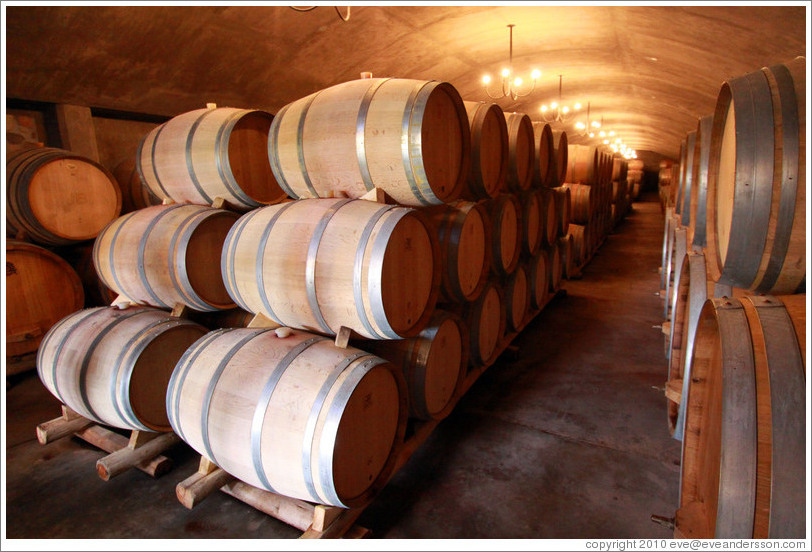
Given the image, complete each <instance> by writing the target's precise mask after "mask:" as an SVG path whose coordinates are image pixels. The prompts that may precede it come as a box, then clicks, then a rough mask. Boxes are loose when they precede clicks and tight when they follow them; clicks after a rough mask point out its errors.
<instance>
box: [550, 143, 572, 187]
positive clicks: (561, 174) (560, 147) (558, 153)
mask: <svg viewBox="0 0 812 552" xmlns="http://www.w3.org/2000/svg"><path fill="white" fill-rule="evenodd" d="M553 146H554V147H555V167H556V177H555V179H554V180H553V183H552V186H553V187H558V186H561V185H562V184H563V183H564V182H566V178H567V163H568V161H569V142H568V141H567V133H566V131H564V130H555V131H553Z"/></svg>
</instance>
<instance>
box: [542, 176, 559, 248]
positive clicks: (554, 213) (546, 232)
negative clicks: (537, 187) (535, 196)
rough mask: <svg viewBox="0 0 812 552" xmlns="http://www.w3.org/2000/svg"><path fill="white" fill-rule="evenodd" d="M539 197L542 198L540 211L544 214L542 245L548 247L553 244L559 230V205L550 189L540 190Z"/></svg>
mask: <svg viewBox="0 0 812 552" xmlns="http://www.w3.org/2000/svg"><path fill="white" fill-rule="evenodd" d="M541 195H542V198H543V201H542V209H541V211H542V213H543V214H544V226H543V227H542V229H541V230H542V243H544V244H547V245H549V244H551V243H555V240H556V238H557V237H558V233H559V231H560V230H561V228H560V227H561V221H560V218H559V209H558V208H559V205H558V204H557V203H556V200H557V198H556V193H555V191H554V190H553V189H552V188H542V189H541Z"/></svg>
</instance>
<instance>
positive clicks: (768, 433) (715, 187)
mask: <svg viewBox="0 0 812 552" xmlns="http://www.w3.org/2000/svg"><path fill="white" fill-rule="evenodd" d="M805 83H806V75H805V60H804V59H803V58H796V59H795V60H793V61H790V62H788V63H785V64H779V65H775V66H771V67H765V68H762V69H761V70H758V71H754V72H752V73H748V74H746V75H744V76H741V77H737V78H733V79H730V80H728V81H726V82H724V83H723V85H722V88H721V90H720V92H719V95H718V98H717V103H716V109H715V111H714V112H713V113H712V114H711V115H708V116H706V117H702V118H700V119H699V120H698V121H697V127H696V130H692V131H691V132H689V133H688V134H687V136H686V138H685V140H683V142H682V144H681V148H680V150H681V153H680V159H679V163H674V164H673V165H672V167H671V171H670V172H671V175H672V178H673V180H672V181H671V182H670V184H665V185H663V180H664V178H663V175H662V171H661V178H660V182H661V190H662V189H664V188H667V189H668V191H667V192H666V193H664V194H663V197H664V198H665V205H666V222H665V229H664V233H663V255H662V259H663V264H662V292H661V295H662V297H663V298H664V299H665V305H664V310H663V313H664V315H665V323H664V324H663V329H664V333H665V335H666V346H665V350H666V357H667V361H668V362H667V365H668V376H667V384H666V396H667V404H668V422H669V428H670V430H671V431H672V432H673V434H674V437H675V438H677V439H680V440H682V443H683V448H682V464H681V483H680V503H679V509H678V510H677V513H676V534H677V535H679V536H685V537H689V538H708V537H720V538H767V537H770V538H803V536H804V534H805V519H806V514H805V507H806V499H805V496H804V491H803V488H804V485H803V481H804V478H805V476H806V474H805V454H806V453H805V451H806V448H805V440H806V433H807V432H806V423H805V411H806V404H805V400H806V398H805V396H806V393H805V389H806V356H805V335H806V333H805V325H806V295H805V288H806V284H805V277H806V257H805V248H806V238H805V226H806V156H805V149H806V148H805V136H806V113H805V98H806V90H805ZM666 169H667V168H666ZM666 172H668V171H667V170H666Z"/></svg>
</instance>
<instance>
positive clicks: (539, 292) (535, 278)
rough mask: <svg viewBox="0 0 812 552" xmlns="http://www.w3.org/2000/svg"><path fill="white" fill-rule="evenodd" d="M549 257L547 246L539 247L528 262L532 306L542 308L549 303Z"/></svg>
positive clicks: (527, 270) (527, 269)
mask: <svg viewBox="0 0 812 552" xmlns="http://www.w3.org/2000/svg"><path fill="white" fill-rule="evenodd" d="M548 259H549V257H548V256H547V250H546V249H545V248H543V247H542V248H541V249H539V251H538V253H536V255H535V256H533V257H531V258H530V259H528V261H527V264H526V272H527V284H528V290H529V295H530V306H531V307H532V308H534V309H540V308H542V307H544V305H545V304H546V303H547V296H548V295H549V294H550V271H549V269H548V268H547V264H548Z"/></svg>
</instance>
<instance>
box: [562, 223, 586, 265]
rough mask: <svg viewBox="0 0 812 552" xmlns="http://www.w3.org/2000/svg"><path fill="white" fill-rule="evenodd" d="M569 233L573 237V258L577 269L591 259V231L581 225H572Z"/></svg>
mask: <svg viewBox="0 0 812 552" xmlns="http://www.w3.org/2000/svg"><path fill="white" fill-rule="evenodd" d="M567 233H568V234H569V235H571V236H572V258H573V260H574V261H575V265H576V267H578V266H581V265H583V264H584V262H586V260H587V259H588V258H589V253H590V251H589V241H590V238H589V229H588V227H586V226H583V225H581V224H570V225H569V228H568V231H567Z"/></svg>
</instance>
